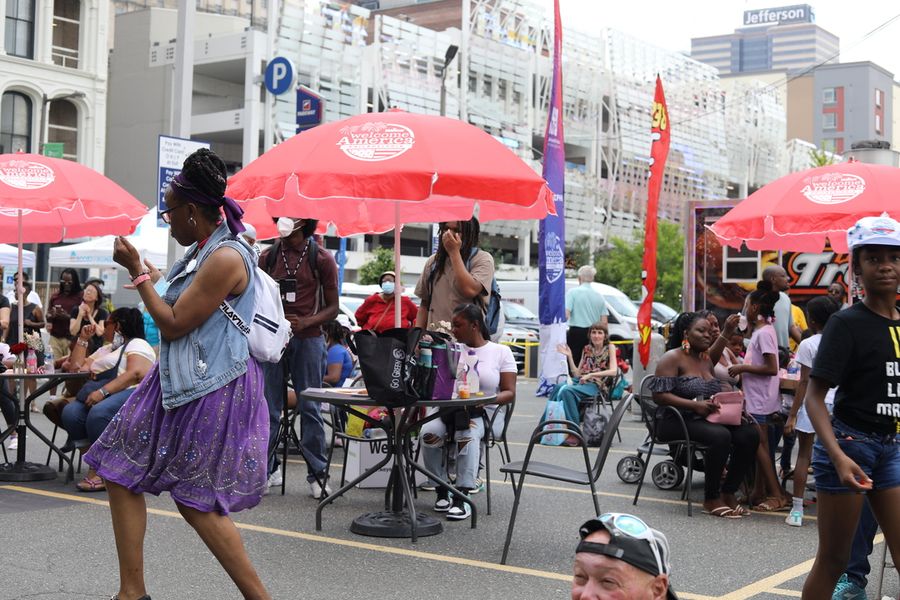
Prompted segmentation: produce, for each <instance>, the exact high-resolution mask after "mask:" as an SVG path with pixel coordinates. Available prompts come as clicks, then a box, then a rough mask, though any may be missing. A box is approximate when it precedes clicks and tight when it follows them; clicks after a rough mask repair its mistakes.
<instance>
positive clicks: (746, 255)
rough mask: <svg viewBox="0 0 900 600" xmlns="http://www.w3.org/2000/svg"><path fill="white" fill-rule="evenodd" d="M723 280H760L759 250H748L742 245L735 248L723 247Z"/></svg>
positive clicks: (733, 281) (726, 281) (729, 281)
mask: <svg viewBox="0 0 900 600" xmlns="http://www.w3.org/2000/svg"><path fill="white" fill-rule="evenodd" d="M722 265H723V269H722V282H723V283H741V282H746V281H759V279H760V278H761V274H760V272H759V251H757V250H748V249H747V247H746V246H741V249H740V250H735V249H734V248H730V247H728V246H725V247H724V248H722Z"/></svg>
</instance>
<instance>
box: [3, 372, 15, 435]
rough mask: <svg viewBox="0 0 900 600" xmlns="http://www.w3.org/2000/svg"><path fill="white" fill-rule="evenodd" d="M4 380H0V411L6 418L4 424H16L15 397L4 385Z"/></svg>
mask: <svg viewBox="0 0 900 600" xmlns="http://www.w3.org/2000/svg"><path fill="white" fill-rule="evenodd" d="M6 383H7V382H5V381H0V412H2V413H3V418H4V419H5V420H6V425H7V426H10V425H15V424H16V397H15V396H14V395H13V394H12V392H10V391H9V389H7V387H6Z"/></svg>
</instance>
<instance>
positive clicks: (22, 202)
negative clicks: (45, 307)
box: [0, 153, 147, 340]
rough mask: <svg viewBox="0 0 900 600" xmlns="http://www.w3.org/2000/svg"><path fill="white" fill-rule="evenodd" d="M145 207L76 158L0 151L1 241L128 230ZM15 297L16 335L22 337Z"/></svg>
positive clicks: (46, 239) (52, 239)
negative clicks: (16, 313)
mask: <svg viewBox="0 0 900 600" xmlns="http://www.w3.org/2000/svg"><path fill="white" fill-rule="evenodd" d="M146 213H147V207H146V206H144V205H143V204H141V202H140V201H139V200H137V198H135V197H134V196H132V195H131V194H129V193H128V192H126V191H125V190H124V189H122V188H121V187H120V186H119V185H118V184H116V183H115V182H114V181H112V180H111V179H108V178H106V177H104V176H103V175H101V174H100V173H98V172H97V171H94V170H93V169H90V168H88V167H86V166H84V165H81V164H79V163H76V162H73V161H70V160H63V159H59V158H49V157H47V156H41V155H38V154H24V153H18V154H0V242H10V243H17V244H18V246H19V270H20V271H21V270H22V244H25V243H39V242H59V241H61V240H63V239H64V238H75V237H85V236H96V235H109V234H118V235H126V234H129V233H131V232H133V231H134V228H135V227H136V226H137V224H138V222H139V221H140V220H141V217H143V216H144V215H145V214H146ZM22 308H23V303H22V297H21V295H20V296H19V339H20V340H21V339H24V337H22V336H23V329H22V328H23V319H22Z"/></svg>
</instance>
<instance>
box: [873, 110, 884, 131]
mask: <svg viewBox="0 0 900 600" xmlns="http://www.w3.org/2000/svg"><path fill="white" fill-rule="evenodd" d="M875 133H877V134H878V135H882V134H884V132H883V131H882V130H881V115H879V114H876V115H875Z"/></svg>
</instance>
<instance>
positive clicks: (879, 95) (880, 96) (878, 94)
mask: <svg viewBox="0 0 900 600" xmlns="http://www.w3.org/2000/svg"><path fill="white" fill-rule="evenodd" d="M883 106H884V92H882V91H881V90H878V89H876V90H875V108H881V107H883Z"/></svg>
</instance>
